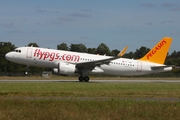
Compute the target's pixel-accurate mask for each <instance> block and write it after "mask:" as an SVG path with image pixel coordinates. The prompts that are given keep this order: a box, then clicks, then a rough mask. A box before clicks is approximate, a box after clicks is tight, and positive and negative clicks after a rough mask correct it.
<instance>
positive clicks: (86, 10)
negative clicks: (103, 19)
mask: <svg viewBox="0 0 180 120" xmlns="http://www.w3.org/2000/svg"><path fill="white" fill-rule="evenodd" d="M81 11H85V12H89V11H92V10H91V9H82V10H81Z"/></svg>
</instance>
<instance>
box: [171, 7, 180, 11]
mask: <svg viewBox="0 0 180 120" xmlns="http://www.w3.org/2000/svg"><path fill="white" fill-rule="evenodd" d="M171 10H172V11H180V7H175V8H172V9H171Z"/></svg>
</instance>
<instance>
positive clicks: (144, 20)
mask: <svg viewBox="0 0 180 120" xmlns="http://www.w3.org/2000/svg"><path fill="white" fill-rule="evenodd" d="M0 2H1V4H0V16H1V18H0V41H2V42H11V43H12V44H14V45H15V46H17V47H20V46H25V45H27V44H29V43H30V42H36V43H37V44H38V45H39V46H40V47H48V48H55V49H56V47H57V45H58V44H61V43H63V42H64V43H67V45H68V46H69V45H70V44H72V43H73V44H79V43H82V44H84V45H86V47H87V48H89V47H90V48H97V47H98V45H99V44H100V43H105V44H106V45H107V46H108V47H109V48H110V50H113V49H118V50H121V49H123V48H124V47H125V46H126V45H128V46H129V49H128V51H127V52H130V51H133V52H135V50H136V49H139V48H140V47H141V46H145V47H148V48H152V47H153V46H154V45H155V44H156V43H157V42H158V41H159V40H160V39H161V38H163V37H164V36H169V37H172V38H173V43H172V46H171V49H170V52H173V51H174V50H176V51H180V47H179V46H180V1H179V0H151V1H149V0H128V1H127V0H126V1H125V0H111V1H110V0H51V1H50V0H29V1H28V0H0Z"/></svg>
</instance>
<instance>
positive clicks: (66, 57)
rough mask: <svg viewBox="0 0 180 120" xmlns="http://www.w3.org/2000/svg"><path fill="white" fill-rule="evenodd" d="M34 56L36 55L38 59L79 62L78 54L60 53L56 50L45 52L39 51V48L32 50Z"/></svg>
mask: <svg viewBox="0 0 180 120" xmlns="http://www.w3.org/2000/svg"><path fill="white" fill-rule="evenodd" d="M34 57H38V58H39V60H49V61H54V60H63V61H71V62H79V60H80V56H79V55H72V54H62V55H61V54H60V53H57V52H47V51H41V49H36V50H35V51H34Z"/></svg>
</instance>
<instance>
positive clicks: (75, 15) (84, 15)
mask: <svg viewBox="0 0 180 120" xmlns="http://www.w3.org/2000/svg"><path fill="white" fill-rule="evenodd" d="M68 16H71V17H81V18H87V17H91V16H92V15H91V14H80V13H72V14H69V15H68Z"/></svg>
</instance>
